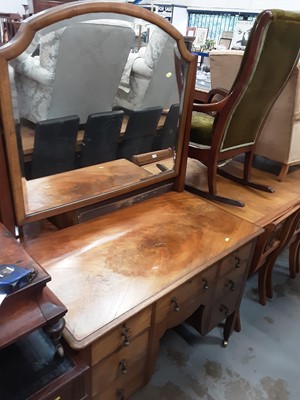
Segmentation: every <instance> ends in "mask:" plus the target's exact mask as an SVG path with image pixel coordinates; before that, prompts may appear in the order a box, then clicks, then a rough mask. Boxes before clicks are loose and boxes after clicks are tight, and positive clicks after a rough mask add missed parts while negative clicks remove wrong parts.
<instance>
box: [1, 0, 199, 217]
mask: <svg viewBox="0 0 300 400" xmlns="http://www.w3.org/2000/svg"><path fill="white" fill-rule="evenodd" d="M0 63H1V64H0V74H1V75H0V95H1V119H2V129H3V132H4V141H5V146H6V154H7V158H8V169H9V175H10V183H11V188H12V196H13V202H14V210H15V216H16V222H17V224H18V225H22V224H24V223H26V222H30V221H34V220H38V219H42V218H46V217H50V216H54V215H57V214H62V213H65V212H68V211H70V210H74V209H78V208H80V207H84V206H88V205H91V204H95V203H99V202H101V201H104V200H105V201H107V200H109V199H114V198H116V197H117V196H122V195H126V194H128V193H131V192H133V191H136V190H140V191H141V190H146V189H149V188H151V187H153V185H159V184H161V183H164V182H173V185H175V187H176V185H177V190H183V185H184V183H183V180H182V178H181V180H180V179H179V175H180V171H181V170H182V168H183V169H184V167H183V165H184V160H183V157H182V154H183V148H184V144H185V143H186V142H187V139H186V136H187V126H188V125H189V118H190V112H191V111H190V110H191V101H190V97H191V93H192V91H193V87H194V86H193V85H194V75H195V58H194V56H192V55H191V54H190V53H189V52H188V51H187V49H186V47H185V44H184V39H183V37H182V36H181V34H180V33H179V32H178V31H177V30H176V29H175V28H174V27H173V26H172V25H171V24H169V23H168V22H167V21H165V20H163V19H162V18H161V17H158V16H157V15H155V14H154V13H152V12H150V11H146V10H144V9H142V8H141V7H137V6H133V5H128V4H119V3H103V2H74V3H68V4H67V5H63V6H59V7H55V8H52V9H50V10H47V11H45V12H42V13H39V14H36V15H35V16H33V17H30V18H28V19H27V20H25V21H24V22H23V23H22V24H21V27H20V29H19V31H18V33H17V35H16V36H15V38H14V39H13V40H12V41H11V42H9V43H8V44H6V45H4V46H3V47H2V48H0ZM179 180H180V182H179ZM176 182H177V183H176Z"/></svg>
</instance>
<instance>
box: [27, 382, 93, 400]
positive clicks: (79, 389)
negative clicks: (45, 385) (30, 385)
mask: <svg viewBox="0 0 300 400" xmlns="http://www.w3.org/2000/svg"><path fill="white" fill-rule="evenodd" d="M48 393H49V392H48ZM30 398H31V397H30ZM36 398H38V399H43V400H84V399H86V398H87V394H86V387H85V380H84V379H83V377H81V378H78V379H76V380H74V381H73V382H72V383H71V384H70V383H68V384H67V385H65V386H63V387H62V388H59V389H57V390H53V391H51V393H49V394H48V395H42V394H40V395H37V397H36Z"/></svg>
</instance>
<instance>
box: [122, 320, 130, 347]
mask: <svg viewBox="0 0 300 400" xmlns="http://www.w3.org/2000/svg"><path fill="white" fill-rule="evenodd" d="M130 332H131V331H130V329H129V328H127V326H126V324H124V325H123V327H122V332H121V336H124V340H123V344H124V346H126V347H127V346H129V343H130V341H129V334H130Z"/></svg>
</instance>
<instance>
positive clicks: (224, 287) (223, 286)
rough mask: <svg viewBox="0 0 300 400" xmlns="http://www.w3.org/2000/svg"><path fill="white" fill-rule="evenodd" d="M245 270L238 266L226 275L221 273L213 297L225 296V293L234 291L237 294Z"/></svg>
mask: <svg viewBox="0 0 300 400" xmlns="http://www.w3.org/2000/svg"><path fill="white" fill-rule="evenodd" d="M244 272H245V270H242V268H238V269H237V270H231V271H229V272H228V273H227V274H226V275H223V276H222V277H221V278H220V279H219V280H218V283H217V286H216V292H215V296H214V297H215V299H216V300H217V299H219V298H220V297H223V296H225V295H226V294H227V293H232V295H234V293H235V294H236V296H239V290H240V286H241V284H242V283H243V278H244V275H245V274H244Z"/></svg>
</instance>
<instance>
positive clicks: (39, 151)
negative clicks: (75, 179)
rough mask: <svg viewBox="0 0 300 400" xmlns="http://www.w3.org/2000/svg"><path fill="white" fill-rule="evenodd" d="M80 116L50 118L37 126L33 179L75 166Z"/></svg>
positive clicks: (33, 155)
mask: <svg viewBox="0 0 300 400" xmlns="http://www.w3.org/2000/svg"><path fill="white" fill-rule="evenodd" d="M78 130H79V117H78V116H77V115H71V116H68V117H62V118H55V119H49V120H46V121H41V122H38V123H37V124H36V126H35V139H34V147H33V153H32V163H31V176H30V178H31V179H35V178H40V177H42V176H48V175H53V174H58V173H60V172H65V171H70V170H72V169H74V168H75V154H76V141H77V135H78Z"/></svg>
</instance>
